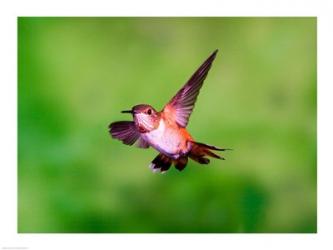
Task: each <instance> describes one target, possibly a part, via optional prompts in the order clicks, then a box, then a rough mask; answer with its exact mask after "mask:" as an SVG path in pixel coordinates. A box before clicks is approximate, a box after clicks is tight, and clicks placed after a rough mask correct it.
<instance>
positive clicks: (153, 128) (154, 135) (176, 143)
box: [109, 50, 227, 173]
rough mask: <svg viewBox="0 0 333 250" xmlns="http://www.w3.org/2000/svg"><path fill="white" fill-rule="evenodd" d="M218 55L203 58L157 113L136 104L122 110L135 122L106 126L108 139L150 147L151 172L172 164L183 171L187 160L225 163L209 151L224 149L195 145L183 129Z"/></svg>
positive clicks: (221, 149)
mask: <svg viewBox="0 0 333 250" xmlns="http://www.w3.org/2000/svg"><path fill="white" fill-rule="evenodd" d="M217 52H218V50H215V51H214V52H213V53H212V54H211V55H210V56H209V57H208V58H207V59H206V61H205V62H204V63H203V64H202V65H201V66H200V67H199V68H198V69H197V71H196V72H195V73H194V74H193V75H192V77H191V78H190V79H189V80H188V81H187V82H186V83H185V85H184V86H183V87H182V88H181V89H180V90H179V91H178V92H177V94H176V95H175V96H174V97H173V98H172V99H171V100H170V101H169V102H168V103H167V104H166V105H165V106H164V108H163V110H162V111H159V112H158V111H156V109H154V108H153V107H152V106H150V105H148V104H139V105H136V106H134V107H133V108H132V109H131V110H125V111H121V112H122V113H130V114H132V116H133V120H134V121H119V122H114V123H111V124H110V125H109V132H110V134H111V136H112V137H113V138H115V139H118V140H121V141H122V142H123V143H124V144H127V145H133V144H134V143H135V142H136V145H137V146H138V147H140V148H149V146H151V147H153V148H154V149H156V150H157V151H158V152H159V154H158V155H157V156H156V157H155V159H154V160H153V161H152V162H151V164H150V168H151V169H152V170H153V171H154V172H162V173H163V172H166V171H167V170H168V169H169V168H170V166H171V164H172V163H173V164H174V165H175V167H176V169H178V170H179V171H182V170H183V169H184V168H185V167H186V165H187V161H188V157H190V158H191V159H192V160H194V161H197V162H198V163H200V164H208V163H209V159H208V158H207V156H210V157H214V158H217V159H222V160H224V158H223V157H221V156H219V155H217V154H215V153H214V152H212V150H217V151H224V150H227V149H225V148H218V147H215V146H211V145H208V144H204V143H200V142H196V141H195V140H194V139H193V138H192V136H191V135H190V133H189V132H188V131H187V130H186V126H187V124H188V121H189V118H190V115H191V113H192V110H193V108H194V104H195V101H196V99H197V96H198V94H199V91H200V88H201V86H202V84H203V82H204V80H205V78H206V76H207V74H208V71H209V69H210V68H211V66H212V63H213V61H214V59H215V57H216V54H217Z"/></svg>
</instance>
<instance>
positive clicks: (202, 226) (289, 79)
mask: <svg viewBox="0 0 333 250" xmlns="http://www.w3.org/2000/svg"><path fill="white" fill-rule="evenodd" d="M216 48H218V49H219V54H218V56H217V59H216V61H215V62H214V64H213V67H212V69H211V71H210V73H209V75H208V78H207V80H206V81H205V84H204V86H203V88H202V91H201V93H200V95H199V98H198V101H197V105H196V107H195V109H194V112H193V114H192V116H191V119H190V123H189V126H188V129H189V131H190V133H191V134H192V135H193V136H194V138H195V139H196V140H198V141H200V142H206V143H209V144H213V145H218V146H223V147H231V148H233V149H234V151H229V152H226V153H225V154H224V155H225V157H226V158H227V160H226V161H219V160H212V161H211V164H210V165H208V166H202V165H199V164H197V163H194V162H193V161H191V162H189V164H188V167H187V168H186V169H185V170H184V171H183V172H178V171H177V170H176V169H174V168H172V169H171V170H170V171H169V172H168V173H167V174H165V175H160V174H153V173H152V172H151V171H150V169H149V168H148V165H149V163H150V161H151V160H152V159H153V158H154V157H155V156H156V155H157V152H156V151H154V150H153V149H151V148H150V149H149V150H142V149H139V148H135V147H129V146H126V145H123V144H121V142H119V141H116V140H113V139H111V137H110V136H109V134H108V129H107V126H108V124H109V123H110V122H113V121H117V120H126V119H130V116H128V115H125V114H121V113H120V110H123V109H128V108H130V107H132V106H133V105H136V104H139V103H149V104H151V105H153V106H154V107H156V108H157V109H161V108H162V107H163V105H164V104H165V103H166V102H167V101H168V100H169V99H170V98H171V97H172V96H173V95H174V94H175V93H176V91H177V90H178V89H179V88H180V87H181V86H182V85H183V84H184V83H185V82H186V81H187V79H188V78H189V77H190V76H191V74H192V73H193V72H194V71H195V70H196V68H197V67H198V66H199V65H200V64H201V63H202V62H203V61H204V60H205V59H206V58H207V57H208V55H209V54H210V53H211V52H212V51H213V50H215V49H216ZM316 77H317V76H316V18H45V17H38V18H32V17H20V18H18V79H19V80H18V119H19V123H18V135H19V138H18V232H20V233H52V232H57V233H58V232H63V233H68V232H73V233H78V232H316V231H317V215H316V214H317V208H316V205H317V204H316V200H317V188H316V187H317V168H316V160H317V158H316V157H317V154H316V150H317V146H316V91H317V87H316Z"/></svg>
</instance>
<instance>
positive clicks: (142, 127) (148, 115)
mask: <svg viewBox="0 0 333 250" xmlns="http://www.w3.org/2000/svg"><path fill="white" fill-rule="evenodd" d="M121 112H122V113H131V114H132V115H133V118H134V122H135V125H136V126H137V127H138V129H139V131H140V132H141V133H145V132H149V131H152V130H154V129H156V128H157V127H158V124H159V120H160V114H159V112H157V111H156V110H155V109H154V108H153V107H152V106H150V105H148V104H139V105H136V106H134V107H133V108H132V109H131V110H124V111H121Z"/></svg>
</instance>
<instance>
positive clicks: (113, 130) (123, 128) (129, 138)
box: [109, 121, 149, 148]
mask: <svg viewBox="0 0 333 250" xmlns="http://www.w3.org/2000/svg"><path fill="white" fill-rule="evenodd" d="M109 132H110V134H111V136H112V138H115V139H118V140H120V141H122V142H123V143H124V144H126V145H133V144H134V143H135V142H136V141H138V142H137V144H136V145H137V146H138V147H139V148H148V147H149V144H148V143H147V142H146V141H145V140H144V139H143V138H142V137H141V135H140V132H139V131H138V130H137V129H136V126H135V123H134V122H130V121H120V122H113V123H111V124H110V125H109Z"/></svg>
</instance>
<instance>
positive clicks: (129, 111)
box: [121, 110, 133, 114]
mask: <svg viewBox="0 0 333 250" xmlns="http://www.w3.org/2000/svg"><path fill="white" fill-rule="evenodd" d="M121 113H130V114H133V110H123V111H121Z"/></svg>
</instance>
